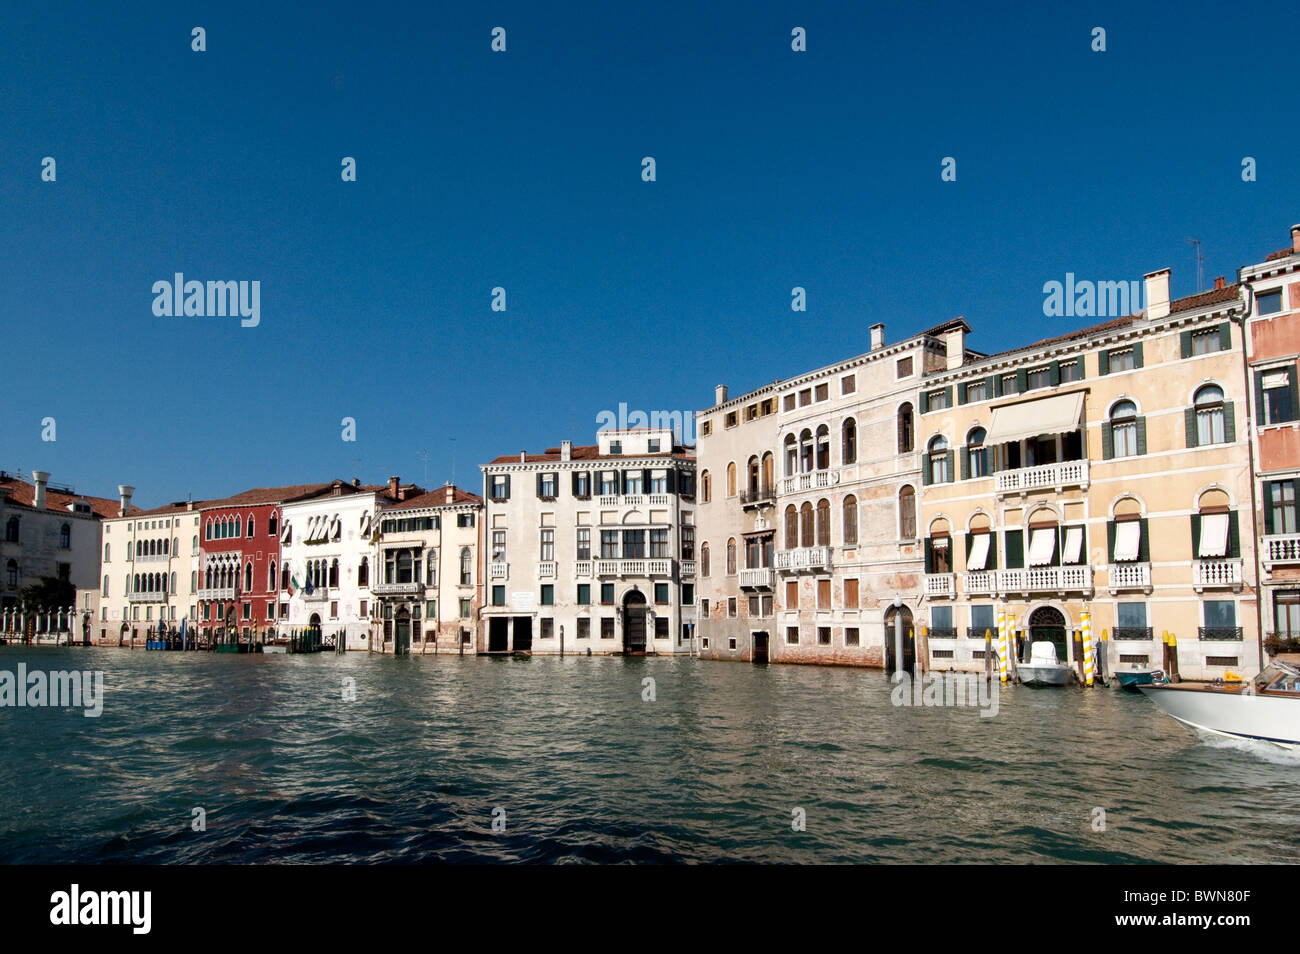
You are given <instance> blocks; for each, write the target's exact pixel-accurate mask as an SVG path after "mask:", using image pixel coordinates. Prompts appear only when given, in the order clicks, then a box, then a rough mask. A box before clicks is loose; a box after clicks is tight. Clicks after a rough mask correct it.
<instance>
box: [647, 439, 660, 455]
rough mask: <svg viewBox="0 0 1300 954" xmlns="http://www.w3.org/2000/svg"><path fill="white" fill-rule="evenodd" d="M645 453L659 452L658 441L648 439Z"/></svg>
mask: <svg viewBox="0 0 1300 954" xmlns="http://www.w3.org/2000/svg"><path fill="white" fill-rule="evenodd" d="M646 453H648V454H657V453H659V442H658V441H657V440H655V441H649V442H648V446H647V448H646Z"/></svg>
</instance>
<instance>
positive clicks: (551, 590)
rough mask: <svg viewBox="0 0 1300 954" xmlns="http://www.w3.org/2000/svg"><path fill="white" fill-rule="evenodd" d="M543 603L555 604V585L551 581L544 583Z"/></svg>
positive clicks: (544, 604) (545, 604) (547, 604)
mask: <svg viewBox="0 0 1300 954" xmlns="http://www.w3.org/2000/svg"><path fill="white" fill-rule="evenodd" d="M542 605H543V606H554V605H555V586H554V585H553V584H551V583H543V584H542Z"/></svg>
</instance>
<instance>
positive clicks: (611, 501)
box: [596, 494, 618, 507]
mask: <svg viewBox="0 0 1300 954" xmlns="http://www.w3.org/2000/svg"><path fill="white" fill-rule="evenodd" d="M596 503H597V505H598V506H601V507H617V506H618V494H602V495H601V496H599V497H597V498H596Z"/></svg>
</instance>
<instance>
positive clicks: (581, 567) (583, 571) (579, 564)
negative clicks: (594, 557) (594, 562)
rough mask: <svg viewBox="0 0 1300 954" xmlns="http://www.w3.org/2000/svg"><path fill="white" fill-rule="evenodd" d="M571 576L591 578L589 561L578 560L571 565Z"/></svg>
mask: <svg viewBox="0 0 1300 954" xmlns="http://www.w3.org/2000/svg"><path fill="white" fill-rule="evenodd" d="M573 575H574V576H576V577H578V578H582V577H587V576H591V561H590V560H578V561H576V562H575V563H574V564H573Z"/></svg>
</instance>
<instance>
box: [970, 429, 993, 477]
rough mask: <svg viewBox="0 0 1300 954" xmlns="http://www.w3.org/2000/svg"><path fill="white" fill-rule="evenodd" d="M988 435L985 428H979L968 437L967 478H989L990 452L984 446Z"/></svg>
mask: <svg viewBox="0 0 1300 954" xmlns="http://www.w3.org/2000/svg"><path fill="white" fill-rule="evenodd" d="M987 436H988V435H987V434H986V433H985V431H984V428H982V427H977V428H975V429H973V430H972V431H971V432H970V433H969V434H967V435H966V455H965V456H966V461H965V462H966V474H965V475H964V476H965V477H970V478H978V477H987V476H988V474H989V452H988V448H986V447H985V446H984V439H985V437H987Z"/></svg>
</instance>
